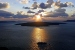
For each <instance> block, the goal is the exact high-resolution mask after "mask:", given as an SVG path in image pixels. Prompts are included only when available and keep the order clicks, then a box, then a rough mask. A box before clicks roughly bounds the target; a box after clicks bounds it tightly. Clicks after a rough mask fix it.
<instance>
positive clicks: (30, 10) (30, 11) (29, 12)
mask: <svg viewBox="0 0 75 50" xmlns="http://www.w3.org/2000/svg"><path fill="white" fill-rule="evenodd" d="M27 13H35V12H33V11H31V10H29V11H28V12H27Z"/></svg>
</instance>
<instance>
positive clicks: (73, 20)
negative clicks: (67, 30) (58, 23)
mask: <svg viewBox="0 0 75 50" xmlns="http://www.w3.org/2000/svg"><path fill="white" fill-rule="evenodd" d="M65 22H75V20H67V21H65Z"/></svg>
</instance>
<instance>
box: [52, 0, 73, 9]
mask: <svg viewBox="0 0 75 50" xmlns="http://www.w3.org/2000/svg"><path fill="white" fill-rule="evenodd" d="M53 5H54V6H55V7H56V8H62V7H68V6H72V7H74V5H73V3H72V2H65V3H61V2H60V1H56V2H54V3H53Z"/></svg>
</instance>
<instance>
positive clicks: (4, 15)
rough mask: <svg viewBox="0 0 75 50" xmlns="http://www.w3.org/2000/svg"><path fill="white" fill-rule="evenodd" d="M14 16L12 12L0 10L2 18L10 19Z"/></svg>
mask: <svg viewBox="0 0 75 50" xmlns="http://www.w3.org/2000/svg"><path fill="white" fill-rule="evenodd" d="M13 15H14V14H13V13H11V12H7V11H4V10H0V17H5V18H9V17H10V16H13Z"/></svg>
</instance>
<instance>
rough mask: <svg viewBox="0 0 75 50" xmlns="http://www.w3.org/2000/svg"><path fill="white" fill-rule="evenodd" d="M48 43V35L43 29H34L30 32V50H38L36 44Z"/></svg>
mask: <svg viewBox="0 0 75 50" xmlns="http://www.w3.org/2000/svg"><path fill="white" fill-rule="evenodd" d="M47 41H48V35H47V32H46V31H45V29H40V28H34V30H33V32H32V44H31V46H32V47H33V49H32V50H39V48H38V46H37V43H38V42H47Z"/></svg>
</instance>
